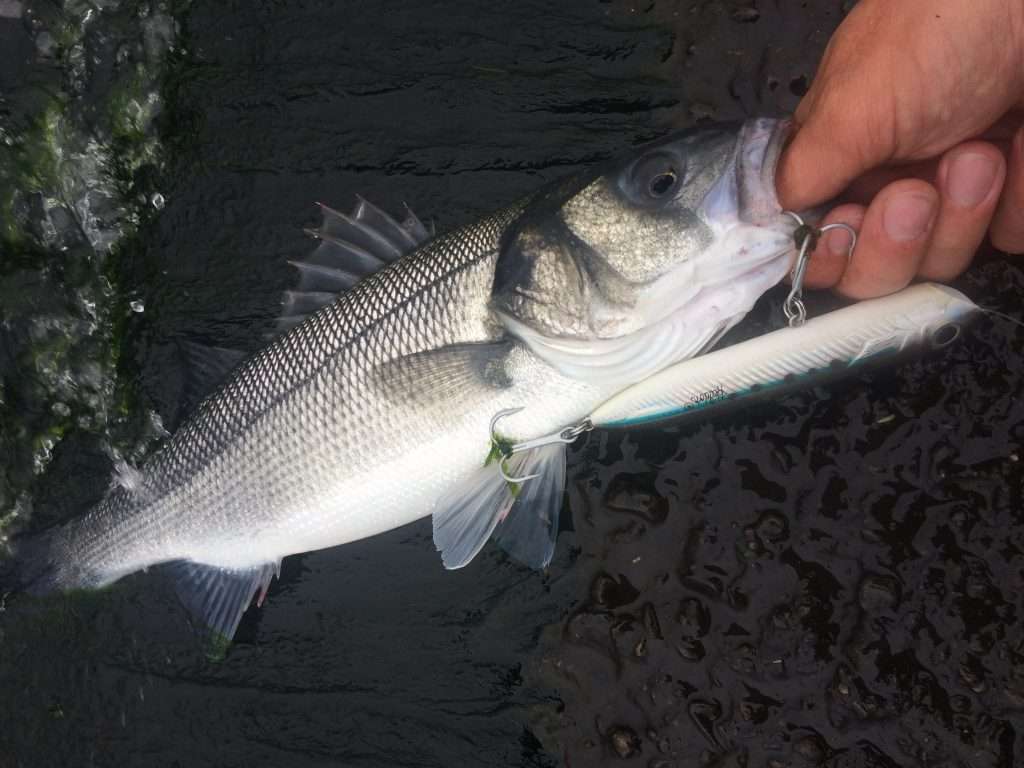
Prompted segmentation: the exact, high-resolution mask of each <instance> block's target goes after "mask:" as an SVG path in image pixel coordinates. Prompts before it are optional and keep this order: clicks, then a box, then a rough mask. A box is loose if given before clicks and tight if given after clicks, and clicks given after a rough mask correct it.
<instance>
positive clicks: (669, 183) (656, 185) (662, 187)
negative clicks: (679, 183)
mask: <svg viewBox="0 0 1024 768" xmlns="http://www.w3.org/2000/svg"><path fill="white" fill-rule="evenodd" d="M675 185H676V172H675V171H674V170H673V169H671V168H668V169H666V170H665V171H663V172H662V173H659V174H658V175H657V176H655V177H654V178H653V179H651V185H650V190H649V191H650V193H651V196H652V197H663V196H664V195H666V194H668V192H669V190H671V189H672V188H673V187H674V186H675Z"/></svg>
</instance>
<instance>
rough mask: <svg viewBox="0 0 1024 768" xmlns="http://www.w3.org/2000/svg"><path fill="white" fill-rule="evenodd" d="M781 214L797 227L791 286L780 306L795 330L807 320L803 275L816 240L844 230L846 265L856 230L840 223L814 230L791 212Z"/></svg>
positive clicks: (855, 243) (851, 256)
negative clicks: (790, 219)
mask: <svg viewBox="0 0 1024 768" xmlns="http://www.w3.org/2000/svg"><path fill="white" fill-rule="evenodd" d="M783 213H785V214H786V215H787V216H792V217H793V219H794V220H795V221H796V223H797V225H798V226H797V229H796V232H794V233H793V237H794V238H795V239H796V242H797V245H798V246H799V247H800V251H799V253H798V254H797V257H796V264H794V265H793V272H792V273H791V276H790V279H791V282H792V284H793V285H792V287H791V288H790V290H789V295H788V296H787V297H786V301H785V302H784V303H783V305H782V311H783V312H785V313H786V320H788V321H789V326H790V328H796V327H798V326H801V325H803V324H804V322H805V321H806V320H807V308H806V307H805V306H804V301H803V295H804V275H805V273H806V272H807V263H808V262H809V261H810V255H811V251H813V250H814V248H815V246H816V245H817V243H818V238H820V237H821V236H822V235H824V234H825V233H826V232H830V231H832V230H834V229H843V230H846V231H847V232H848V233H849V234H850V248H849V250H848V251H847V252H846V263H847V264H849V263H850V259H852V258H853V249H854V248H856V247H857V230H855V229H854V228H853V227H851V226H850V225H849V224H845V223H842V222H836V223H834V224H826V225H825V226H824V227H820V228H815V227H812V226H810V225H809V224H806V223H805V222H804V220H803V219H802V218H801V217H800V216H799V214H796V213H793V211H783Z"/></svg>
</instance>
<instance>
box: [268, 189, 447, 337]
mask: <svg viewBox="0 0 1024 768" xmlns="http://www.w3.org/2000/svg"><path fill="white" fill-rule="evenodd" d="M317 205H318V206H319V207H320V213H321V215H322V217H323V220H322V221H321V222H320V227H319V228H318V229H315V230H306V231H307V232H308V233H309V234H310V235H312V236H313V237H315V238H317V239H319V240H320V245H318V246H317V248H316V250H315V251H313V253H311V254H310V255H309V256H307V257H306V258H305V259H303V260H301V261H292V262H290V263H291V264H292V265H293V266H294V267H295V268H296V269H298V270H299V282H298V285H297V286H296V289H295V290H292V291H286V292H285V296H284V300H283V301H282V306H283V309H282V312H281V319H280V320H279V321H278V330H279V331H285V330H287V329H289V328H291V327H292V326H293V325H298V324H299V323H300V322H302V320H304V319H305V318H306V316H307V315H309V314H311V313H313V312H315V311H316V310H318V309H320V308H321V307H324V306H326V305H328V304H330V303H331V302H332V301H334V300H335V299H336V298H337V296H338V294H339V293H341V292H343V291H347V290H348V289H349V288H351V287H352V286H353V285H355V284H356V283H357V282H359V281H360V280H362V279H363V278H364V277H367V276H368V275H372V274H373V273H374V272H376V271H377V270H379V269H381V268H382V267H384V266H386V265H387V264H390V263H391V262H393V261H396V260H397V259H399V258H401V257H402V256H404V255H405V254H407V253H410V252H412V251H414V250H416V249H417V248H418V247H419V246H421V245H422V244H423V243H424V242H426V241H427V240H428V239H430V236H431V233H430V232H428V231H427V228H426V227H424V226H423V222H421V221H420V220H419V218H418V217H417V216H416V214H415V213H413V212H412V211H411V210H410V209H409V207H408V206H406V209H405V211H406V216H405V218H404V219H403V220H402V221H401V222H398V221H396V220H395V219H393V218H392V217H391V216H389V215H388V214H387V213H385V212H384V211H382V210H381V209H380V208H378V207H377V206H375V205H374V204H373V203H370V202H368V201H367V200H364V199H363V198H362V197H357V198H356V205H355V208H353V209H352V212H351V213H341V212H340V211H336V210H334V209H333V208H329V207H328V206H326V205H324V204H322V203H317Z"/></svg>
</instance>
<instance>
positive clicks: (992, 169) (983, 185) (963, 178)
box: [946, 152, 996, 208]
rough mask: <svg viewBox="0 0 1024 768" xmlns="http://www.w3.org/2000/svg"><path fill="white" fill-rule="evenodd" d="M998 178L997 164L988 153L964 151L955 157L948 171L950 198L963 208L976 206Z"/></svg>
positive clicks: (947, 187) (947, 184) (986, 195)
mask: <svg viewBox="0 0 1024 768" xmlns="http://www.w3.org/2000/svg"><path fill="white" fill-rule="evenodd" d="M995 180H996V164H995V163H994V162H993V161H992V158H990V157H989V156H988V155H983V154H981V153H979V152H963V153H961V154H959V155H957V156H956V157H955V158H953V162H952V163H950V165H949V170H948V171H947V172H946V189H947V191H948V192H949V198H950V200H952V201H953V202H954V203H956V204H957V205H959V206H960V207H961V208H974V207H975V206H976V205H979V204H980V203H981V202H982V201H983V200H984V199H985V198H986V197H988V193H989V192H990V191H991V190H992V184H993V183H995Z"/></svg>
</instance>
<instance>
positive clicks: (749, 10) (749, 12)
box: [732, 5, 761, 24]
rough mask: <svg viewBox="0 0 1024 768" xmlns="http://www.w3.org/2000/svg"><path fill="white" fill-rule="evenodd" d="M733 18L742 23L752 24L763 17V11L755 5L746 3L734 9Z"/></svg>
mask: <svg viewBox="0 0 1024 768" xmlns="http://www.w3.org/2000/svg"><path fill="white" fill-rule="evenodd" d="M732 18H733V19H734V20H735V21H738V22H740V23H743V24H750V23H752V22H755V21H757V20H758V19H760V18H761V12H760V11H759V10H757V6H755V5H746V6H743V7H741V8H737V9H736V10H734V11H733V12H732Z"/></svg>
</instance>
